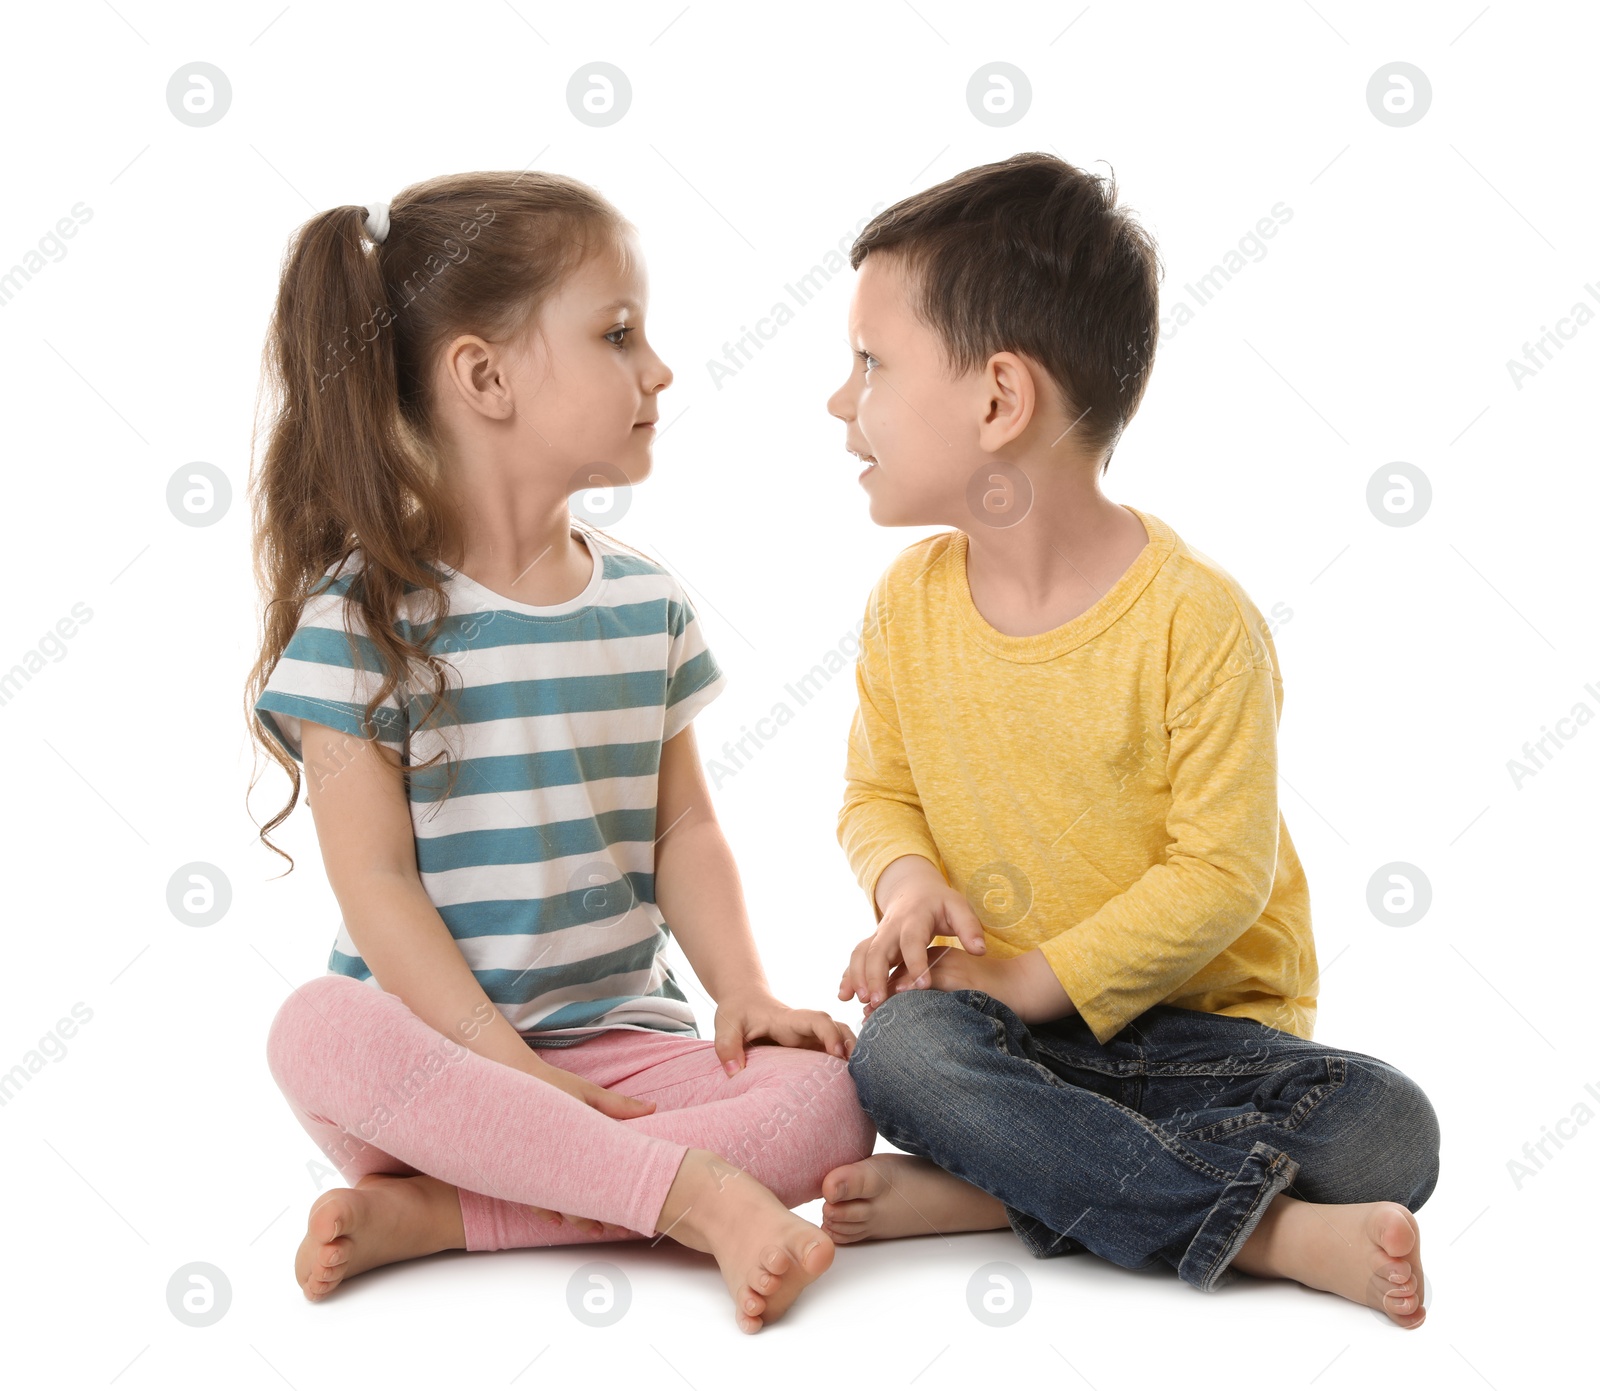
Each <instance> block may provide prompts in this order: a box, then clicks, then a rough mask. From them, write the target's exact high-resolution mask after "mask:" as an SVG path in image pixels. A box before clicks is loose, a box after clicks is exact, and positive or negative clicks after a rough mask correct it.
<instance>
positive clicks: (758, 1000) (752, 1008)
mask: <svg viewBox="0 0 1600 1391" xmlns="http://www.w3.org/2000/svg"><path fill="white" fill-rule="evenodd" d="M713 1028H714V1030H715V1033H716V1049H717V1056H718V1057H719V1058H721V1059H722V1070H723V1071H724V1072H726V1073H727V1074H728V1075H729V1076H730V1077H731V1076H733V1074H734V1073H736V1072H737V1071H738V1070H739V1069H740V1068H742V1067H743V1066H744V1046H745V1043H746V1041H747V1040H750V1039H757V1038H767V1039H771V1040H772V1041H773V1042H774V1043H778V1044H782V1045H783V1046H784V1047H785V1048H815V1049H819V1050H822V1051H825V1052H828V1053H832V1054H833V1055H834V1056H835V1057H837V1058H848V1057H849V1056H850V1050H851V1049H852V1048H854V1047H855V1043H856V1036H855V1034H854V1033H853V1032H852V1031H851V1030H850V1028H849V1026H848V1025H845V1024H841V1023H839V1021H838V1020H836V1019H834V1018H832V1017H831V1016H829V1015H827V1014H825V1013H823V1011H822V1010H820V1009H790V1008H789V1006H788V1005H786V1004H784V1003H783V1001H782V1000H779V999H777V998H775V997H774V996H772V995H768V994H766V993H765V992H764V991H752V992H749V993H745V994H739V995H727V996H724V997H723V998H722V999H721V1000H719V1001H718V1002H717V1014H716V1019H715V1021H714V1024H713Z"/></svg>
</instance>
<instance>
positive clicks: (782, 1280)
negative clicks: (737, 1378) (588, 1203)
mask: <svg viewBox="0 0 1600 1391" xmlns="http://www.w3.org/2000/svg"><path fill="white" fill-rule="evenodd" d="M656 1230H657V1231H658V1232H660V1233H662V1234H663V1235H665V1236H670V1237H671V1238H672V1239H673V1240H674V1241H679V1242H682V1243H683V1245H685V1246H688V1247H690V1248H691V1249H693V1250H695V1251H705V1252H708V1253H709V1254H711V1255H712V1256H715V1257H716V1260H717V1265H718V1267H720V1269H721V1271H722V1278H723V1280H724V1281H726V1283H727V1286H728V1292H729V1293H730V1294H731V1295H732V1296H733V1307H734V1320H735V1322H736V1323H737V1324H738V1325H739V1328H740V1330H741V1331H742V1332H745V1333H755V1332H758V1331H759V1330H760V1329H761V1327H762V1325H763V1324H764V1323H771V1322H772V1320H774V1319H776V1318H778V1317H779V1316H780V1315H782V1314H783V1312H784V1311H785V1310H786V1309H788V1307H789V1306H790V1305H791V1304H793V1303H794V1301H795V1297H796V1296H797V1295H798V1294H799V1293H800V1291H801V1290H802V1289H804V1288H805V1287H806V1286H807V1285H809V1284H810V1283H811V1282H812V1281H813V1280H815V1279H816V1278H817V1276H819V1275H821V1274H822V1272H823V1271H824V1270H826V1269H827V1268H828V1267H829V1266H830V1265H832V1264H833V1242H832V1241H831V1240H830V1239H829V1238H828V1236H827V1234H826V1233H825V1232H823V1231H822V1230H821V1229H820V1228H818V1227H816V1226H815V1225H813V1224H812V1223H810V1222H807V1221H806V1220H805V1218H803V1217H797V1216H796V1215H795V1214H794V1213H792V1212H790V1211H789V1209H788V1208H786V1207H785V1206H784V1205H783V1204H782V1203H781V1202H779V1201H778V1198H777V1196H776V1195H775V1194H774V1193H773V1192H772V1190H771V1189H769V1188H767V1187H765V1186H764V1185H763V1184H761V1183H760V1182H758V1181H757V1180H756V1179H753V1178H751V1177H750V1175H749V1174H747V1173H745V1171H744V1170H743V1169H740V1168H738V1167H737V1166H736V1165H733V1164H730V1163H728V1161H727V1160H725V1159H723V1158H722V1157H721V1156H720V1155H717V1154H714V1153H712V1152H711V1151H710V1150H703V1149H691V1150H690V1151H689V1152H688V1154H686V1155H685V1156H684V1158H683V1163H682V1164H680V1165H679V1166H678V1176H677V1178H676V1179H674V1180H673V1183H672V1188H671V1189H670V1190H669V1191H668V1193H667V1200H666V1201H665V1202H664V1203H662V1205H661V1212H660V1214H659V1215H658V1216H657V1217H656Z"/></svg>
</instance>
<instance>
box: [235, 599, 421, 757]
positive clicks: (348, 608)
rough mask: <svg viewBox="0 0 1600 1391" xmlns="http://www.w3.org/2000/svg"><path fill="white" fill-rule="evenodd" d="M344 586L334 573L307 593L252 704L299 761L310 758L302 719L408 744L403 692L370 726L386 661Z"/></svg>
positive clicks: (360, 735)
mask: <svg viewBox="0 0 1600 1391" xmlns="http://www.w3.org/2000/svg"><path fill="white" fill-rule="evenodd" d="M346 587H347V582H346V581H344V580H338V579H335V580H332V581H331V583H325V584H324V585H323V586H322V587H320V588H319V589H318V590H317V591H316V592H315V593H313V594H312V595H311V596H310V597H308V598H307V599H306V601H305V603H304V605H303V606H302V608H301V611H300V621H299V623H298V624H297V625H296V626H295V630H294V633H293V634H292V635H291V636H290V638H289V642H288V645H287V646H286V647H285V648H284V650H283V653H282V655H281V656H280V657H279V658H278V661H277V663H276V665H275V666H274V667H273V668H272V671H271V673H270V674H269V675H268V677H267V684H266V687H265V689H264V690H263V691H262V693H261V695H260V696H259V697H258V698H257V700H256V702H255V705H254V707H253V708H254V710H255V713H256V717H257V718H258V719H259V720H260V721H261V723H262V725H263V726H264V727H265V728H266V729H267V731H268V732H269V733H271V734H272V736H273V737H274V738H275V739H277V741H278V742H279V743H280V744H282V745H283V747H284V748H285V749H286V750H287V751H288V752H289V754H290V755H292V756H293V757H294V759H295V760H296V761H297V762H300V763H304V762H305V758H304V751H303V749H302V747H301V721H302V720H310V721H311V722H312V723H313V724H322V725H327V726H328V727H329V728H330V729H337V730H341V731H343V732H344V733H346V734H349V735H352V736H354V737H355V738H358V739H366V738H374V737H375V738H376V739H377V740H378V742H379V743H382V744H385V745H387V746H388V747H390V748H392V749H394V750H395V751H396V752H399V751H401V750H402V749H403V748H404V746H405V740H406V713H405V710H404V709H403V707H402V706H401V703H400V700H399V699H398V694H399V692H398V691H391V692H390V693H389V695H388V696H386V697H385V698H384V700H383V701H382V702H381V703H380V704H379V705H378V707H377V709H376V710H375V711H374V712H373V723H372V726H371V727H368V726H366V725H364V724H363V718H364V711H365V709H366V706H367V702H368V701H370V700H371V699H372V697H373V696H374V695H376V694H377V692H378V689H379V687H380V686H381V685H382V684H383V661H382V658H381V657H380V655H379V653H378V649H377V646H376V645H375V644H374V643H373V641H372V639H371V638H370V637H369V636H368V635H367V629H366V626H365V624H364V623H363V621H362V619H361V614H360V610H359V609H358V608H357V607H356V606H355V605H354V604H352V603H350V602H349V601H348V600H347V599H346V598H345V595H344V590H345V588H346ZM347 622H348V623H349V625H350V626H349V629H348V630H347V629H346V626H345V625H346V623H347Z"/></svg>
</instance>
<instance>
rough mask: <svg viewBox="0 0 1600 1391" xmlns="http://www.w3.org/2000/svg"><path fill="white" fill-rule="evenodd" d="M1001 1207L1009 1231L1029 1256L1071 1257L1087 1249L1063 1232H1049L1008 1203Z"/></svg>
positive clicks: (1039, 1222) (1041, 1257) (1034, 1219)
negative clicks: (1009, 1224) (1009, 1228)
mask: <svg viewBox="0 0 1600 1391" xmlns="http://www.w3.org/2000/svg"><path fill="white" fill-rule="evenodd" d="M1003 1206H1004V1207H1005V1210H1006V1220H1007V1221H1008V1222H1010V1223H1011V1230H1012V1231H1014V1232H1015V1233H1016V1234H1017V1236H1018V1238H1019V1239H1020V1240H1021V1242H1022V1244H1023V1245H1024V1246H1026V1247H1027V1248H1028V1253H1029V1254H1030V1255H1033V1256H1037V1257H1039V1258H1040V1259H1041V1260H1043V1259H1044V1258H1046V1257H1048V1256H1072V1255H1076V1254H1077V1253H1078V1252H1079V1251H1087V1250H1088V1249H1089V1248H1088V1247H1087V1246H1085V1245H1084V1244H1083V1243H1082V1242H1081V1241H1077V1240H1074V1239H1073V1238H1072V1237H1070V1236H1068V1235H1067V1234H1066V1233H1065V1232H1055V1231H1051V1229H1050V1228H1049V1227H1047V1226H1045V1224H1044V1223H1043V1222H1041V1221H1040V1220H1039V1219H1038V1218H1037V1217H1030V1216H1029V1215H1028V1214H1027V1213H1026V1212H1023V1211H1022V1209H1021V1208H1015V1207H1012V1206H1011V1204H1010V1203H1004V1204H1003Z"/></svg>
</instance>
